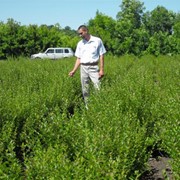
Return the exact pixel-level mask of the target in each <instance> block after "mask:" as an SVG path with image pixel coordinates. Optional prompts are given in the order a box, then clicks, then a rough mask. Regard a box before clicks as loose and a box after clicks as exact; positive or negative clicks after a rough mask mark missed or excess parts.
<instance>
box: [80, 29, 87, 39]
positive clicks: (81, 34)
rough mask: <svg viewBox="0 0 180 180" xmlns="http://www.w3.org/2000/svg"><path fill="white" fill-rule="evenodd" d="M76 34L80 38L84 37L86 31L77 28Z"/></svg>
mask: <svg viewBox="0 0 180 180" xmlns="http://www.w3.org/2000/svg"><path fill="white" fill-rule="evenodd" d="M78 35H79V36H80V37H81V38H82V39H85V37H86V35H87V31H85V30H82V29H79V30H78Z"/></svg>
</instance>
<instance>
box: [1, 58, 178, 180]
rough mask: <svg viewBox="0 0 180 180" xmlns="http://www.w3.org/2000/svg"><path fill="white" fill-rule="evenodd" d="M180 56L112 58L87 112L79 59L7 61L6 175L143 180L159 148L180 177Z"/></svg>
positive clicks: (3, 68) (3, 166)
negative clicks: (75, 70)
mask: <svg viewBox="0 0 180 180" xmlns="http://www.w3.org/2000/svg"><path fill="white" fill-rule="evenodd" d="M179 62H180V59H179V56H176V57H169V56H159V57H158V58H155V57H153V56H143V57H141V58H137V57H136V56H129V55H127V56H124V57H113V56H107V57H106V66H105V72H106V74H105V77H104V78H103V79H102V86H101V90H100V91H99V92H94V91H91V96H90V101H89V109H88V110H86V109H85V107H84V103H83V100H82V97H81V85H80V80H79V72H78V73H77V74H76V75H75V76H74V77H73V78H70V77H68V72H69V70H70V69H71V67H72V66H73V64H74V58H71V59H66V60H60V61H51V60H34V61H30V60H28V59H24V58H19V59H15V60H14V59H9V60H8V61H1V62H0V67H1V72H0V102H1V106H0V119H1V122H0V131H1V133H0V162H1V163H0V164H1V165H0V178H1V179H138V178H139V177H140V175H141V173H143V171H144V170H145V169H144V168H145V167H146V162H147V160H148V158H149V157H150V155H151V151H153V147H155V146H156V147H158V148H159V149H163V150H164V151H166V152H167V153H168V154H169V156H170V158H172V162H171V166H172V168H173V175H174V177H178V176H179V171H178V170H179V169H178V167H179V142H178V141H179V126H178V123H179V122H178V120H179V111H178V110H179V97H178V91H179V69H180V68H179V66H180V63H179ZM150 147H152V149H150ZM148 149H150V151H149V150H148Z"/></svg>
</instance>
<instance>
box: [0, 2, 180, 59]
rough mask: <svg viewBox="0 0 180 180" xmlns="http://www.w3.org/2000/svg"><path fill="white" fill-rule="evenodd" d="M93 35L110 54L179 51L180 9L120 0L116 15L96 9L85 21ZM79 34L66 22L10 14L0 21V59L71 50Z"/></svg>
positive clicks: (156, 53)
mask: <svg viewBox="0 0 180 180" xmlns="http://www.w3.org/2000/svg"><path fill="white" fill-rule="evenodd" d="M86 25H87V26H88V28H89V30H90V32H91V34H93V35H95V36H99V37H101V38H102V40H103V42H104V45H105V47H106V49H107V50H108V53H109V54H113V55H117V56H120V55H124V54H134V55H137V56H140V55H144V54H153V55H155V56H158V55H160V54H169V55H174V54H179V53H180V13H179V12H178V13H175V12H173V11H170V10H168V9H166V8H165V7H163V6H157V7H156V8H155V9H153V10H152V11H145V6H144V3H143V2H141V1H139V0H122V3H121V5H120V11H119V12H117V16H116V19H113V18H112V17H109V16H107V15H105V14H103V13H101V12H99V11H97V12H96V15H95V17H94V18H93V19H90V20H89V21H88V22H87V24H86ZM78 41H79V37H78V35H77V33H76V30H74V29H71V28H70V27H69V26H66V27H65V28H62V27H61V26H60V24H59V23H57V24H55V25H51V26H48V25H46V24H43V25H40V26H38V25H36V24H30V25H28V26H26V25H21V24H20V23H19V22H17V21H15V20H14V19H12V18H10V19H8V20H7V22H6V23H4V22H2V21H1V22H0V45H1V46H0V59H5V58H8V57H18V56H28V57H30V55H31V54H34V53H37V52H40V51H41V52H42V51H44V50H45V49H47V48H49V47H71V48H72V49H73V50H75V48H76V44H77V42H78Z"/></svg>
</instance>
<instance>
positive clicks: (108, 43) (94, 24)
mask: <svg viewBox="0 0 180 180" xmlns="http://www.w3.org/2000/svg"><path fill="white" fill-rule="evenodd" d="M115 25H116V21H115V20H114V19H113V18H111V17H109V16H106V15H104V14H102V13H100V12H99V11H97V12H96V16H95V18H94V19H90V20H89V22H88V28H89V31H90V32H91V34H93V35H95V36H99V37H100V38H102V40H103V42H104V45H105V47H106V49H107V50H108V51H109V52H114V37H115Z"/></svg>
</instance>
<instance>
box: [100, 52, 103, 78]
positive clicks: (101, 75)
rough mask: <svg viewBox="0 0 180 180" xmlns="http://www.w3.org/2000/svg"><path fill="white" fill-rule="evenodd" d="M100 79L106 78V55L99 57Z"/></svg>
mask: <svg viewBox="0 0 180 180" xmlns="http://www.w3.org/2000/svg"><path fill="white" fill-rule="evenodd" d="M99 62H100V64H99V78H102V77H103V76H104V54H102V55H101V56H100V57H99Z"/></svg>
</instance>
